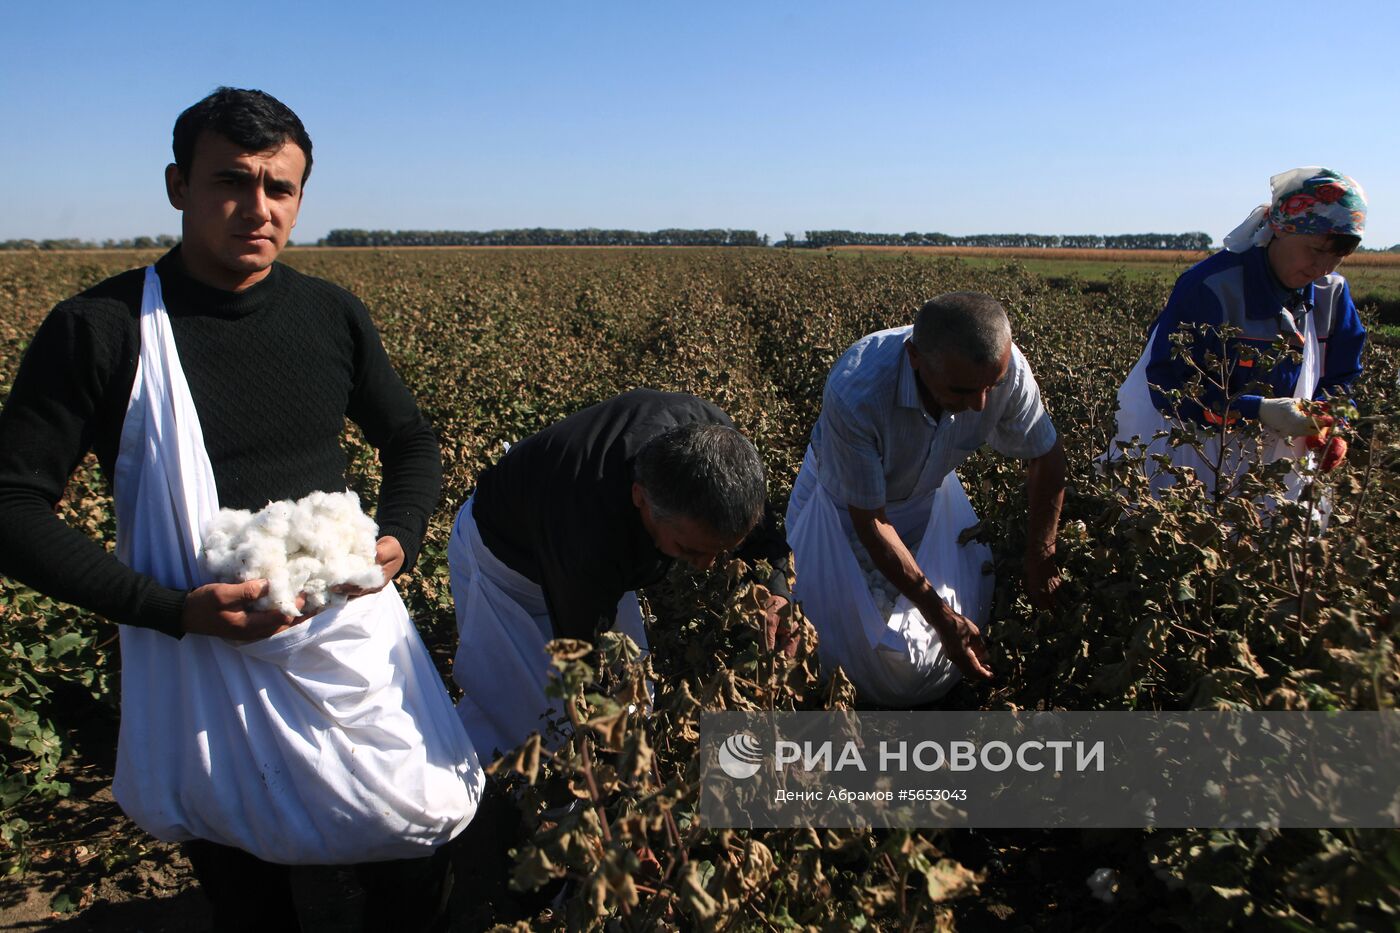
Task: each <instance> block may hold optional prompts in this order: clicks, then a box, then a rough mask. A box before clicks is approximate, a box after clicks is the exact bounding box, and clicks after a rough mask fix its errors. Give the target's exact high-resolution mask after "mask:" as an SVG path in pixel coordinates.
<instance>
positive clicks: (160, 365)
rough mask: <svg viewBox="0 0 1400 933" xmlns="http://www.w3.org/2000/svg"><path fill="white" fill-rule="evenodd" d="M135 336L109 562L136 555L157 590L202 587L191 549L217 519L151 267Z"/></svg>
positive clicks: (210, 477) (200, 436) (195, 421)
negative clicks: (136, 343)
mask: <svg viewBox="0 0 1400 933" xmlns="http://www.w3.org/2000/svg"><path fill="white" fill-rule="evenodd" d="M140 333H141V354H140V356H139V357H138V358H137V362H136V378H135V379H134V380H133V382H132V385H131V397H130V398H129V399H128V400H127V407H126V420H125V421H124V422H123V425H122V435H121V449H120V452H119V454H118V458H117V465H116V470H115V474H116V475H115V478H114V481H113V486H114V488H115V490H116V507H117V557H118V558H119V559H120V560H121V561H122V562H123V563H125V564H127V565H128V566H135V564H134V563H133V558H134V556H135V555H134V554H133V551H134V550H139V551H140V553H141V556H140V561H141V563H142V564H143V565H144V566H143V569H142V572H144V573H146V574H148V575H149V576H152V577H154V578H155V579H156V581H157V582H158V583H160V584H161V585H162V586H168V587H171V588H173V589H186V588H189V587H194V586H199V585H200V584H203V583H206V582H209V581H207V580H205V579H204V577H203V574H202V572H201V571H200V569H199V560H198V551H197V548H198V542H199V540H200V538H201V536H202V532H203V529H204V527H205V525H207V524H208V523H209V522H210V521H212V520H213V518H214V516H215V515H217V514H218V513H219V494H218V490H217V488H216V487H215V485H214V470H213V467H211V466H210V465H209V455H208V453H206V451H205V449H204V432H203V430H202V429H201V428H200V426H199V414H198V413H197V412H196V411H195V408H194V400H193V399H192V398H191V396H190V388H189V384H188V383H186V382H185V371H184V369H183V368H182V367H181V366H180V354H179V351H178V350H176V348H175V336H174V334H173V333H172V332H171V329H170V315H168V314H166V312H165V301H164V298H163V297H162V296H161V289H160V276H159V275H157V274H156V270H155V267H154V266H147V267H146V279H145V284H144V287H143V289H142V294H141V320H140ZM151 509H154V510H155V513H154V515H153V514H152V513H151V511H150V510H151ZM155 516H159V517H160V518H161V520H160V521H157V520H155Z"/></svg>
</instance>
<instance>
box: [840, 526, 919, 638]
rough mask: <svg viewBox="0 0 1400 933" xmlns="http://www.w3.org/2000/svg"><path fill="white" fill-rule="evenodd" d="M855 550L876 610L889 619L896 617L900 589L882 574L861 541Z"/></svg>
mask: <svg viewBox="0 0 1400 933" xmlns="http://www.w3.org/2000/svg"><path fill="white" fill-rule="evenodd" d="M854 550H855V554H856V563H858V564H860V572H861V575H862V576H864V577H865V582H866V583H867V584H869V586H870V595H871V597H872V598H873V599H874V600H875V608H876V609H877V610H879V613H880V615H882V616H884V617H885V618H887V619H888V618H889V617H890V616H892V615H894V605H895V603H896V602H897V601H898V600H899V597H900V595H901V594H900V592H899V588H898V587H896V586H895V585H894V584H893V583H891V582H890V580H889V578H888V577H886V576H885V575H884V574H883V573H881V572H880V568H879V567H876V566H875V562H874V561H873V560H871V559H870V553H869V552H868V551H866V549H865V546H864V545H862V544H861V543H860V542H859V541H857V542H856V543H855V548H854ZM909 611H910V612H918V611H919V610H917V609H913V608H911V609H910V610H909ZM921 618H922V616H921Z"/></svg>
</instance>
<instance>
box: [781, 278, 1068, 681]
mask: <svg viewBox="0 0 1400 933" xmlns="http://www.w3.org/2000/svg"><path fill="white" fill-rule="evenodd" d="M984 443H990V444H991V445H992V447H993V448H995V449H996V450H997V451H998V452H1000V453H1002V454H1005V455H1006V456H1009V457H1018V458H1021V459H1025V460H1028V461H1029V479H1028V484H1029V497H1030V544H1029V550H1028V552H1027V554H1026V583H1027V587H1028V588H1029V590H1030V595H1031V597H1032V599H1033V601H1035V602H1036V603H1037V604H1040V605H1046V604H1048V603H1049V601H1050V599H1051V596H1052V594H1053V592H1054V590H1055V588H1056V587H1057V586H1058V585H1059V576H1058V573H1057V571H1056V569H1055V566H1054V562H1053V555H1054V546H1055V532H1056V528H1057V526H1058V524H1059V515H1060V507H1061V505H1062V503H1063V501H1064V487H1065V458H1064V453H1063V450H1062V449H1061V446H1060V442H1059V439H1058V437H1057V436H1056V434H1055V428H1054V425H1053V424H1052V423H1051V421H1050V416H1049V415H1048V414H1047V413H1046V411H1045V409H1044V407H1043V406H1042V405H1041V401H1040V389H1039V387H1038V386H1037V385H1036V382H1035V378H1034V377H1033V376H1032V375H1031V370H1030V367H1029V366H1028V365H1027V363H1026V360H1025V357H1023V356H1022V355H1021V351H1020V350H1019V349H1018V348H1017V347H1016V346H1015V345H1014V344H1013V343H1012V341H1011V324H1010V322H1009V320H1008V319H1007V316H1006V312H1005V310H1004V309H1003V308H1002V307H1001V305H1000V304H999V303H997V301H996V300H994V299H993V298H990V297H988V296H986V295H981V294H977V293H974V292H952V293H950V294H946V295H941V296H939V297H937V298H934V299H933V300H931V301H929V302H928V303H927V304H925V305H924V306H923V307H922V308H921V309H920V310H919V312H918V315H917V316H916V317H915V320H914V325H913V326H912V327H907V326H906V327H897V328H894V329H892V330H884V331H879V332H877V333H874V334H870V335H868V336H866V337H862V338H861V339H860V340H859V341H857V342H856V343H855V344H854V345H853V346H852V347H851V348H850V349H848V350H847V351H846V352H845V354H843V355H842V357H841V358H840V359H839V360H838V361H837V363H836V365H835V367H833V368H832V370H831V375H830V376H829V377H828V379H827V383H826V390H825V392H824V394H823V396H822V410H821V415H820V416H819V417H818V419H817V424H816V426H815V427H814V428H813V430H812V442H811V444H810V446H809V447H808V448H807V454H806V457H805V458H804V459H803V463H802V469H801V471H800V472H799V473H798V477H797V480H796V482H795V483H794V485H793V490H792V497H791V499H790V500H789V502H788V513H787V528H788V540H789V542H790V543H791V545H792V550H793V561H794V564H795V569H796V579H797V592H796V596H797V598H798V599H799V600H801V602H802V605H803V608H804V610H805V611H806V614H807V617H808V619H809V620H810V621H811V622H812V624H813V626H815V627H816V629H817V633H818V635H819V638H820V640H819V642H818V648H819V650H820V652H821V658H822V661H823V663H824V664H828V665H830V664H839V665H841V666H842V667H843V668H844V669H845V671H846V674H847V675H848V676H849V677H850V678H851V681H852V682H853V683H854V684H855V685H856V688H857V690H858V691H859V693H860V697H861V699H862V700H863V701H865V702H869V703H875V704H880V705H885V706H897V707H907V706H910V705H916V704H920V703H927V702H930V701H932V700H935V699H937V698H938V697H940V696H942V695H943V694H944V693H946V692H947V691H948V690H949V689H951V688H952V686H953V685H954V684H955V683H956V682H957V680H958V678H959V677H960V676H967V677H976V678H987V677H990V676H992V672H991V670H990V669H989V668H988V666H987V657H986V646H985V644H984V642H983V636H982V629H983V627H984V626H985V624H986V620H987V617H988V615H989V613H990V608H991V607H990V597H991V591H992V577H991V576H990V574H984V573H983V565H984V563H985V562H986V559H987V558H988V557H989V556H990V555H989V553H988V551H987V550H986V548H985V546H982V545H979V544H977V543H976V542H967V543H959V540H958V538H959V535H960V534H961V533H962V531H963V530H965V529H966V528H968V527H970V526H972V525H974V524H976V522H977V516H976V515H975V514H974V512H973V510H972V505H971V503H970V502H969V501H968V498H967V494H966V492H965V491H964V490H963V486H962V482H961V481H960V480H959V479H958V476H957V474H956V473H955V472H954V470H955V469H956V467H957V466H958V465H959V464H960V463H962V461H963V460H965V459H966V458H967V457H968V456H969V455H970V454H971V453H973V451H975V450H977V448H979V447H981V446H982V445H983V444H984ZM862 551H864V552H865V553H864V554H862V553H861V552H862ZM862 562H865V563H868V564H869V565H871V566H872V567H873V568H874V571H875V573H873V574H872V575H871V576H873V578H874V582H873V583H872V581H871V578H870V576H866V575H863V574H862V573H861V570H860V567H859V565H860V564H861V563H862ZM884 581H888V582H889V584H890V586H891V587H892V588H893V589H894V590H895V591H896V592H895V594H894V596H895V598H894V600H893V602H892V603H891V604H890V605H889V606H888V607H887V608H886V607H879V606H877V604H876V603H877V601H876V600H875V599H874V598H873V591H878V589H879V588H880V586H881V584H883V582H884ZM899 597H902V599H900V598H899ZM891 610H892V611H891ZM911 610H915V611H911Z"/></svg>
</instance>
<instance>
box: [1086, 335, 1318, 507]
mask: <svg viewBox="0 0 1400 933" xmlns="http://www.w3.org/2000/svg"><path fill="white" fill-rule="evenodd" d="M1156 333H1157V330H1156V328H1155V327H1154V328H1153V329H1152V333H1150V334H1148V336H1147V346H1146V347H1145V348H1144V349H1143V351H1142V355H1141V356H1139V357H1138V361H1137V365H1135V366H1134V367H1133V369H1132V371H1131V372H1130V373H1128V378H1127V379H1125V380H1123V385H1122V386H1121V387H1120V388H1119V389H1118V433H1117V436H1116V437H1115V438H1114V443H1113V444H1111V445H1110V446H1109V449H1108V450H1107V451H1106V452H1105V453H1104V454H1103V455H1102V456H1101V457H1100V458H1099V459H1100V460H1101V461H1102V460H1112V459H1114V458H1118V457H1121V456H1122V453H1121V452H1120V451H1119V450H1118V446H1117V443H1118V442H1119V441H1124V442H1126V441H1131V440H1132V439H1133V438H1134V437H1137V438H1138V439H1139V442H1140V443H1142V444H1145V445H1146V446H1147V450H1146V459H1145V460H1144V466H1145V468H1146V470H1147V471H1148V472H1147V475H1148V477H1149V479H1150V480H1151V483H1152V492H1153V494H1154V495H1160V494H1161V492H1162V490H1163V489H1166V488H1167V487H1168V486H1171V485H1172V484H1173V483H1175V482H1176V478H1175V477H1173V476H1172V475H1170V474H1169V473H1165V472H1163V471H1162V470H1161V469H1159V468H1158V467H1157V464H1156V463H1155V462H1154V461H1152V460H1151V459H1150V458H1151V456H1152V455H1153V454H1166V455H1168V456H1170V457H1171V459H1172V462H1173V463H1174V464H1176V465H1178V466H1189V467H1191V468H1192V469H1194V470H1195V471H1196V477H1197V478H1198V479H1200V480H1201V482H1202V483H1204V484H1205V486H1206V489H1207V490H1208V491H1210V492H1212V493H1213V492H1214V491H1215V481H1216V469H1215V462H1216V458H1217V457H1219V456H1220V438H1219V437H1213V438H1210V439H1209V440H1207V441H1206V442H1205V443H1204V444H1203V445H1201V449H1202V452H1203V453H1204V454H1205V456H1204V457H1202V456H1201V455H1200V454H1198V453H1196V451H1195V450H1194V449H1193V448H1191V447H1188V446H1185V445H1182V446H1180V447H1172V446H1171V445H1170V444H1169V443H1168V441H1169V436H1167V437H1160V438H1157V439H1155V440H1154V439H1153V435H1154V434H1156V433H1157V432H1159V431H1167V432H1170V431H1171V428H1172V425H1173V424H1174V423H1179V422H1176V420H1175V419H1172V418H1168V417H1167V416H1166V415H1164V414H1162V413H1161V412H1160V411H1158V410H1157V406H1156V405H1153V404H1152V396H1151V393H1150V391H1149V389H1148V381H1147V363H1148V359H1149V357H1150V355H1151V350H1152V340H1153V338H1154V336H1155V335H1156ZM1319 358H1320V351H1319V349H1318V342H1317V324H1316V321H1315V320H1314V315H1312V314H1309V315H1307V320H1306V323H1305V324H1304V335H1303V362H1302V365H1301V366H1300V367H1299V369H1298V383H1297V385H1296V387H1295V390H1294V392H1293V396H1294V398H1299V399H1311V398H1312V397H1313V393H1314V392H1316V391H1317V382H1318V379H1319V378H1320V377H1321V370H1320V366H1319V362H1318V361H1319ZM1263 430H1264V432H1265V434H1266V437H1267V440H1265V441H1264V442H1263V449H1262V451H1261V450H1260V444H1259V443H1258V442H1255V441H1252V440H1251V441H1247V442H1246V441H1245V440H1244V439H1243V438H1241V437H1239V436H1238V435H1234V436H1231V437H1230V438H1229V443H1227V444H1226V447H1225V451H1224V459H1223V460H1222V461H1221V469H1220V473H1221V475H1223V476H1226V477H1228V478H1229V481H1230V482H1233V481H1234V480H1235V478H1237V477H1238V476H1239V475H1240V474H1241V473H1243V472H1244V471H1245V468H1246V467H1248V466H1249V464H1250V463H1252V462H1254V460H1255V458H1256V457H1258V458H1260V459H1262V460H1263V462H1265V463H1272V462H1273V461H1275V460H1278V459H1280V458H1282V457H1292V458H1306V457H1309V456H1310V453H1309V451H1308V449H1307V445H1306V444H1305V443H1304V441H1303V438H1301V437H1297V438H1293V439H1292V440H1290V439H1288V438H1285V437H1279V436H1278V435H1276V434H1273V433H1272V432H1270V431H1269V430H1268V429H1267V428H1265V429H1263ZM1284 484H1285V486H1286V488H1287V490H1288V494H1289V498H1291V499H1294V500H1296V499H1297V498H1298V496H1299V495H1300V494H1301V493H1302V490H1303V477H1302V475H1301V474H1299V473H1298V471H1297V470H1296V469H1295V470H1290V471H1289V473H1288V476H1287V478H1286V479H1285V481H1284ZM1325 514H1326V510H1324V515H1325Z"/></svg>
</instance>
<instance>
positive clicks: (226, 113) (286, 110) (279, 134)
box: [171, 87, 311, 185]
mask: <svg viewBox="0 0 1400 933" xmlns="http://www.w3.org/2000/svg"><path fill="white" fill-rule="evenodd" d="M206 131H207V132H210V133H218V134H219V135H220V136H222V137H224V138H225V139H227V140H228V141H229V142H231V143H233V144H234V145H236V146H242V147H243V148H244V149H245V150H246V151H248V152H266V151H267V150H269V149H275V148H277V147H278V146H280V145H282V144H283V143H287V142H293V143H296V144H297V145H298V146H299V147H301V151H302V152H304V153H306V171H304V172H302V173H301V183H302V185H305V184H306V179H308V178H310V177H311V137H310V136H308V135H306V127H304V126H302V125H301V120H300V119H298V117H297V115H296V114H295V113H292V109H291V108H290V107H288V106H287V105H286V104H284V103H282V102H281V101H280V100H278V99H277V98H275V97H273V96H272V95H271V94H265V93H263V92H262V91H246V90H243V89H242V88H236V87H221V88H218V89H217V90H215V91H214V93H212V94H210V95H209V96H208V97H206V98H204V99H203V100H202V101H200V102H199V103H197V104H195V105H194V106H193V107H190V108H189V109H187V110H186V111H185V112H184V113H182V114H180V116H179V117H178V118H176V120H175V133H174V137H175V138H174V142H173V144H172V147H171V148H173V149H174V150H175V165H176V166H177V167H178V168H179V169H180V174H181V175H183V176H184V177H185V178H187V179H188V178H189V177H190V163H191V162H193V161H194V144H195V143H196V142H197V141H198V140H199V137H200V134H202V133H204V132H206Z"/></svg>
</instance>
